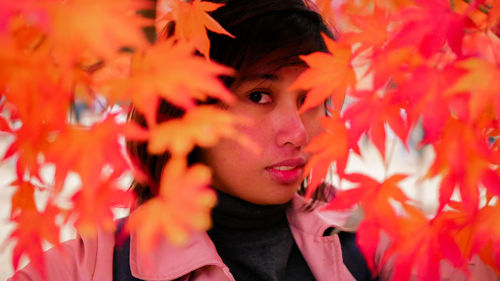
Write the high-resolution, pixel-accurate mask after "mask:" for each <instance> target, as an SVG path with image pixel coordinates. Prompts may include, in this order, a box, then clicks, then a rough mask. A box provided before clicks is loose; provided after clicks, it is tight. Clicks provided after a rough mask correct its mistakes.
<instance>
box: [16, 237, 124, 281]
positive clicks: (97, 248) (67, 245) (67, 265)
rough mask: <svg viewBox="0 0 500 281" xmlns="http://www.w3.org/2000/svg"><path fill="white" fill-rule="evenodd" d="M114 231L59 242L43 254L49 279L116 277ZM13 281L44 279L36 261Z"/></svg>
mask: <svg viewBox="0 0 500 281" xmlns="http://www.w3.org/2000/svg"><path fill="white" fill-rule="evenodd" d="M114 243H115V238H114V234H113V233H109V232H105V231H98V232H97V234H96V235H95V236H94V237H82V236H78V237H77V238H75V239H73V240H69V241H67V242H64V243H62V244H60V245H57V246H55V247H53V248H51V249H50V250H48V251H46V252H45V253H44V255H43V259H44V264H45V273H46V276H47V279H46V280H51V281H59V280H61V281H80V280H82V281H83V280H86V281H87V280H99V281H108V280H109V281H111V280H112V263H113V249H114ZM10 280H11V281H42V280H44V278H43V276H42V274H41V273H40V272H39V271H38V269H37V268H35V267H34V266H33V264H28V265H27V266H26V267H24V268H23V269H21V270H19V271H17V272H16V273H15V274H14V275H13V276H12V277H11V279H10Z"/></svg>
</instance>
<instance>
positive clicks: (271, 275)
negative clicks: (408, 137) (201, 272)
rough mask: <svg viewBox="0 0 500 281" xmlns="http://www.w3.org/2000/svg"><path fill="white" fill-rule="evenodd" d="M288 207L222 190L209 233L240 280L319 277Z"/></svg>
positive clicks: (306, 280) (287, 279) (219, 193)
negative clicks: (308, 260) (248, 199)
mask: <svg viewBox="0 0 500 281" xmlns="http://www.w3.org/2000/svg"><path fill="white" fill-rule="evenodd" d="M287 207H288V204H281V205H256V204H252V203H249V202H246V201H244V200H241V199H239V198H236V197H233V196H231V195H228V194H226V193H223V192H218V203H217V206H216V207H215V208H214V209H213V211H212V219H213V227H212V229H211V230H209V231H208V235H209V236H210V238H211V239H212V241H213V242H214V244H215V247H216V248H217V252H218V253H219V255H220V256H221V258H222V260H223V261H224V263H225V264H226V265H227V266H228V267H229V270H230V271H231V273H232V274H233V276H234V278H235V279H236V281H258V280H259V281H261V280H265V281H284V280H286V281H293V280H297V281H298V280H301V281H308V280H315V279H314V276H313V275H312V273H311V270H310V269H309V267H308V266H307V263H306V261H305V260H304V257H303V256H302V254H301V252H300V251H299V249H298V247H297V245H296V243H295V241H294V239H293V236H292V233H291V232H290V229H289V227H288V221H287V219H286V214H285V210H286V208H287Z"/></svg>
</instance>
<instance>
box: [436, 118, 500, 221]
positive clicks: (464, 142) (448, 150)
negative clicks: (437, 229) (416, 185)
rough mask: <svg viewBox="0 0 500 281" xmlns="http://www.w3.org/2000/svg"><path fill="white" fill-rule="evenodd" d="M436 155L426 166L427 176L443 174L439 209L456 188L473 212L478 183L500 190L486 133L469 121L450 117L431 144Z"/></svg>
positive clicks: (466, 205) (475, 204)
mask: <svg viewBox="0 0 500 281" xmlns="http://www.w3.org/2000/svg"><path fill="white" fill-rule="evenodd" d="M433 145H434V151H435V152H436V157H435V159H434V162H433V163H432V166H431V167H430V168H429V176H435V175H439V174H440V175H442V176H443V179H442V181H441V184H440V188H439V193H440V195H439V202H440V209H442V208H443V207H444V206H445V205H446V204H447V203H448V202H449V200H450V197H451V195H452V193H453V191H454V190H455V188H457V187H458V188H459V190H460V194H461V198H462V201H463V203H464V206H465V207H466V209H468V210H469V211H471V212H473V211H475V210H476V209H477V208H478V206H479V205H478V204H479V190H478V186H479V183H481V182H482V183H483V184H484V185H485V187H486V188H488V189H489V190H491V192H492V194H499V188H498V186H497V185H496V184H497V183H500V178H499V176H498V174H497V173H495V172H492V171H491V168H490V165H491V163H495V162H494V159H495V158H494V156H495V154H494V152H493V151H492V150H491V148H490V145H489V144H488V142H487V140H486V137H485V135H483V134H482V133H481V132H478V130H477V129H475V128H474V127H473V126H471V125H470V124H467V123H465V122H463V121H460V120H456V119H454V118H451V117H450V118H449V119H448V120H447V122H446V125H445V127H444V129H443V132H442V135H441V137H440V138H439V139H438V140H437V141H436V142H435V143H434V144H433Z"/></svg>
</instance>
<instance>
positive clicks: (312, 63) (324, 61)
mask: <svg viewBox="0 0 500 281" xmlns="http://www.w3.org/2000/svg"><path fill="white" fill-rule="evenodd" d="M322 36H323V40H324V42H325V44H326V47H327V48H328V51H329V52H330V53H324V52H314V53H312V54H309V55H304V56H300V59H302V60H303V61H304V62H305V63H306V64H307V65H308V66H309V68H308V69H306V70H305V71H304V72H303V73H301V74H300V75H299V76H298V77H297V79H296V80H295V81H294V82H293V83H292V85H290V88H289V89H290V90H299V89H304V90H308V91H309V92H308V93H307V98H306V100H305V102H304V103H303V104H302V106H301V107H300V112H301V113H303V112H305V111H307V110H308V109H310V108H313V107H315V106H317V105H319V104H321V103H323V102H324V101H325V100H326V99H327V98H329V97H332V102H333V106H334V108H335V109H336V110H340V108H341V107H342V104H343V102H344V98H345V94H346V91H347V89H348V88H351V89H353V88H354V86H355V83H356V74H355V73H354V70H353V68H352V65H351V61H352V57H351V46H350V45H347V44H344V43H342V42H335V41H333V40H332V39H330V38H329V37H328V36H326V35H324V34H323V35H322Z"/></svg>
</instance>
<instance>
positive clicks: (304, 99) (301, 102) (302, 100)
mask: <svg viewBox="0 0 500 281" xmlns="http://www.w3.org/2000/svg"><path fill="white" fill-rule="evenodd" d="M306 98H307V95H303V96H301V97H300V99H299V107H301V106H302V105H303V104H304V102H306Z"/></svg>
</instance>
